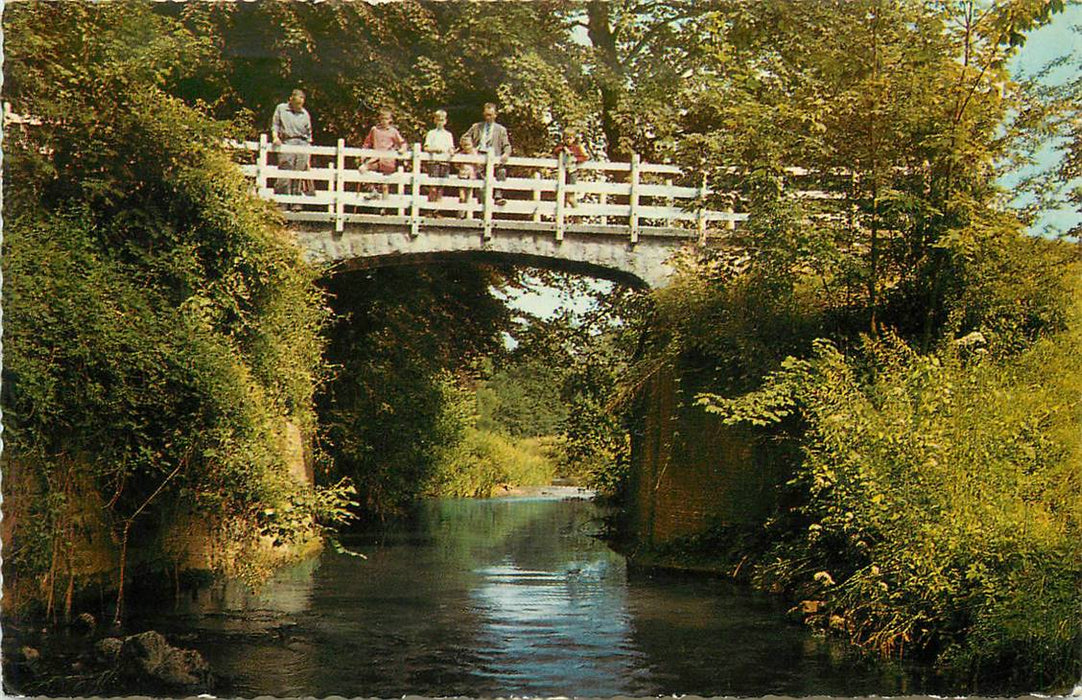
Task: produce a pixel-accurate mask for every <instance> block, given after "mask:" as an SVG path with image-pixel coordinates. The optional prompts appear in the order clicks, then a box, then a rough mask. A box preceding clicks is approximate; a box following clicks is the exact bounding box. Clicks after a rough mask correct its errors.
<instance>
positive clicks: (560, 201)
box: [555, 158, 567, 241]
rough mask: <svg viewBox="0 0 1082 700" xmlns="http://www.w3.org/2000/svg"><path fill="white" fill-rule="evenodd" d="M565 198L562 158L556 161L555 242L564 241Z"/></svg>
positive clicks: (565, 169) (565, 170) (565, 167)
mask: <svg viewBox="0 0 1082 700" xmlns="http://www.w3.org/2000/svg"><path fill="white" fill-rule="evenodd" d="M566 196H567V166H566V165H564V159H563V158H557V159H556V221H555V224H556V240H558V241H562V240H563V239H564V197H566Z"/></svg>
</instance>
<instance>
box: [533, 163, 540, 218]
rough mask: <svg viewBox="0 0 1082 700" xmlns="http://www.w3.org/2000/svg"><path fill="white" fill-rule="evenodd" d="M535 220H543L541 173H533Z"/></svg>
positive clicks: (538, 171)
mask: <svg viewBox="0 0 1082 700" xmlns="http://www.w3.org/2000/svg"><path fill="white" fill-rule="evenodd" d="M533 180H534V183H533V220H534V221H540V220H541V171H540V170H535V171H533Z"/></svg>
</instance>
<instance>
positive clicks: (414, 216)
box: [410, 143, 421, 236]
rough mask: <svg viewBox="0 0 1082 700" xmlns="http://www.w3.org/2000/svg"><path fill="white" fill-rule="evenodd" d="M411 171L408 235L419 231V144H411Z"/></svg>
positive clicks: (413, 234) (414, 234)
mask: <svg viewBox="0 0 1082 700" xmlns="http://www.w3.org/2000/svg"><path fill="white" fill-rule="evenodd" d="M411 155H412V162H413V169H412V172H411V173H410V191H411V193H412V195H413V196H412V197H410V235H411V236H416V235H417V234H418V233H420V231H421V144H419V143H415V144H413V153H412V154H411Z"/></svg>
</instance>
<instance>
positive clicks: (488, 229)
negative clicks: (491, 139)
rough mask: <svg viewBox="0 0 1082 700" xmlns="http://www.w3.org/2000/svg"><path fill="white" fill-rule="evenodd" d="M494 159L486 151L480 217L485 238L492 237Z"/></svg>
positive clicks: (489, 152)
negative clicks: (482, 202) (482, 205)
mask: <svg viewBox="0 0 1082 700" xmlns="http://www.w3.org/2000/svg"><path fill="white" fill-rule="evenodd" d="M495 166H496V163H495V159H494V158H493V157H492V151H488V152H487V153H486V154H485V187H484V207H483V209H482V218H481V220H482V221H483V222H484V227H485V228H484V232H483V234H482V235H483V236H484V237H485V240H488V239H489V238H492V180H493V178H494V177H495V172H496V167H495Z"/></svg>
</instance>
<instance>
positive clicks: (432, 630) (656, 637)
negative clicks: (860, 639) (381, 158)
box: [132, 498, 930, 697]
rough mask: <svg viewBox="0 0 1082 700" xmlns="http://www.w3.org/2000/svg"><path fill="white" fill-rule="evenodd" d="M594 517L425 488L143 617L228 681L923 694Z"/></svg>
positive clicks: (543, 504)
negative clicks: (432, 494)
mask: <svg viewBox="0 0 1082 700" xmlns="http://www.w3.org/2000/svg"><path fill="white" fill-rule="evenodd" d="M598 515H599V513H598V510H597V508H596V507H595V506H594V505H593V504H592V503H589V502H587V501H583V500H578V501H560V500H556V499H551V498H550V499H514V500H513V499H502V500H499V499H497V500H491V501H469V500H449V501H438V502H433V503H429V504H425V505H424V506H423V507H422V508H420V509H419V510H418V512H417V513H416V514H415V517H414V518H412V519H410V520H409V521H407V522H403V523H400V524H397V525H395V526H393V527H391V528H389V529H387V530H384V531H382V532H380V533H373V534H372V535H368V536H362V537H357V538H354V539H352V540H350V541H348V542H347V545H348V546H349V547H350V548H352V549H357V550H360V551H362V552H364V553H365V554H366V555H367V556H368V559H367V560H362V559H359V558H354V557H348V556H344V555H338V554H334V553H333V552H329V551H328V552H325V553H324V554H323V555H322V556H321V557H320V558H319V559H317V560H313V561H311V562H308V563H306V564H302V565H299V566H297V567H294V568H292V569H290V570H289V571H285V572H282V574H281V575H279V576H277V577H276V578H275V579H274V580H273V581H272V582H270V583H269V584H268V585H267V586H265V587H264V588H263V590H261V591H260V592H258V593H251V592H244V591H242V590H240V589H238V588H236V587H225V588H219V589H216V590H214V591H209V592H204V593H201V594H200V595H199V596H197V597H196V598H194V599H192V600H189V601H187V602H186V603H185V604H184V605H183V606H181V607H180V608H179V609H178V610H176V611H170V612H162V606H160V605H155V604H152V603H149V602H146V603H144V605H143V607H142V609H141V610H139V615H140V617H139V619H138V620H137V624H139V625H141V626H143V627H147V628H155V629H159V630H162V631H163V632H166V634H167V635H169V636H170V637H171V638H172V639H175V640H177V641H179V642H183V643H184V645H186V646H191V647H195V648H198V649H200V651H202V652H203V654H204V655H205V656H206V657H207V659H208V661H210V663H211V666H212V667H213V668H214V669H215V671H216V672H217V673H218V675H219V677H220V678H221V679H222V681H223V682H222V685H221V687H219V688H218V689H217V692H218V694H219V695H222V694H228V695H239V696H254V695H263V694H268V695H279V696H282V695H291V696H300V695H314V696H317V697H319V696H327V695H344V696H380V697H400V696H402V695H404V694H421V695H429V696H436V695H472V696H494V695H511V694H515V695H541V696H552V695H568V696H570V695H590V696H611V695H616V694H628V695H658V694H664V695H668V694H673V693H688V694H699V695H719V694H730V695H748V694H751V695H762V694H767V693H775V694H788V695H808V694H849V695H855V694H872V693H876V694H897V693H899V692H901V691H905V692H930V690H929V688H928V687H927V686H926V685H925V684H924V683H923V681H921V675H920V673H919V672H912V671H911V672H907V673H902V672H900V671H898V670H897V669H896V668H894V667H887V666H874V665H868V664H863V665H861V664H855V665H854V660H853V659H852V658H850V657H849V656H848V655H847V654H846V653H845V652H844V651H843V648H842V647H840V646H837V645H835V644H832V643H828V642H827V641H826V640H823V639H818V638H814V637H812V636H811V635H810V634H809V632H808V631H807V630H805V629H803V628H802V627H800V626H799V625H792V624H788V623H786V622H784V619H783V615H782V614H781V611H780V610H778V608H777V606H776V604H775V603H774V602H772V601H771V600H769V599H766V598H762V597H758V596H753V595H751V594H749V593H747V592H746V591H743V590H741V589H737V588H733V587H731V586H727V585H725V584H724V582H719V581H712V580H705V579H699V580H688V579H686V578H672V577H663V576H662V577H658V576H654V577H644V576H638V575H629V573H628V571H627V567H626V564H625V562H624V560H623V558H622V557H620V556H619V555H616V554H615V553H613V552H612V551H611V550H609V549H608V548H607V547H606V546H605V545H604V544H603V543H601V542H600V541H598V540H597V539H596V538H594V537H591V536H590V535H591V533H592V532H593V531H596V529H597V527H598V521H597V518H598ZM917 671H919V669H918V670H917ZM907 684H908V685H907ZM137 690H138V689H132V691H133V692H135V691H137Z"/></svg>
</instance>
